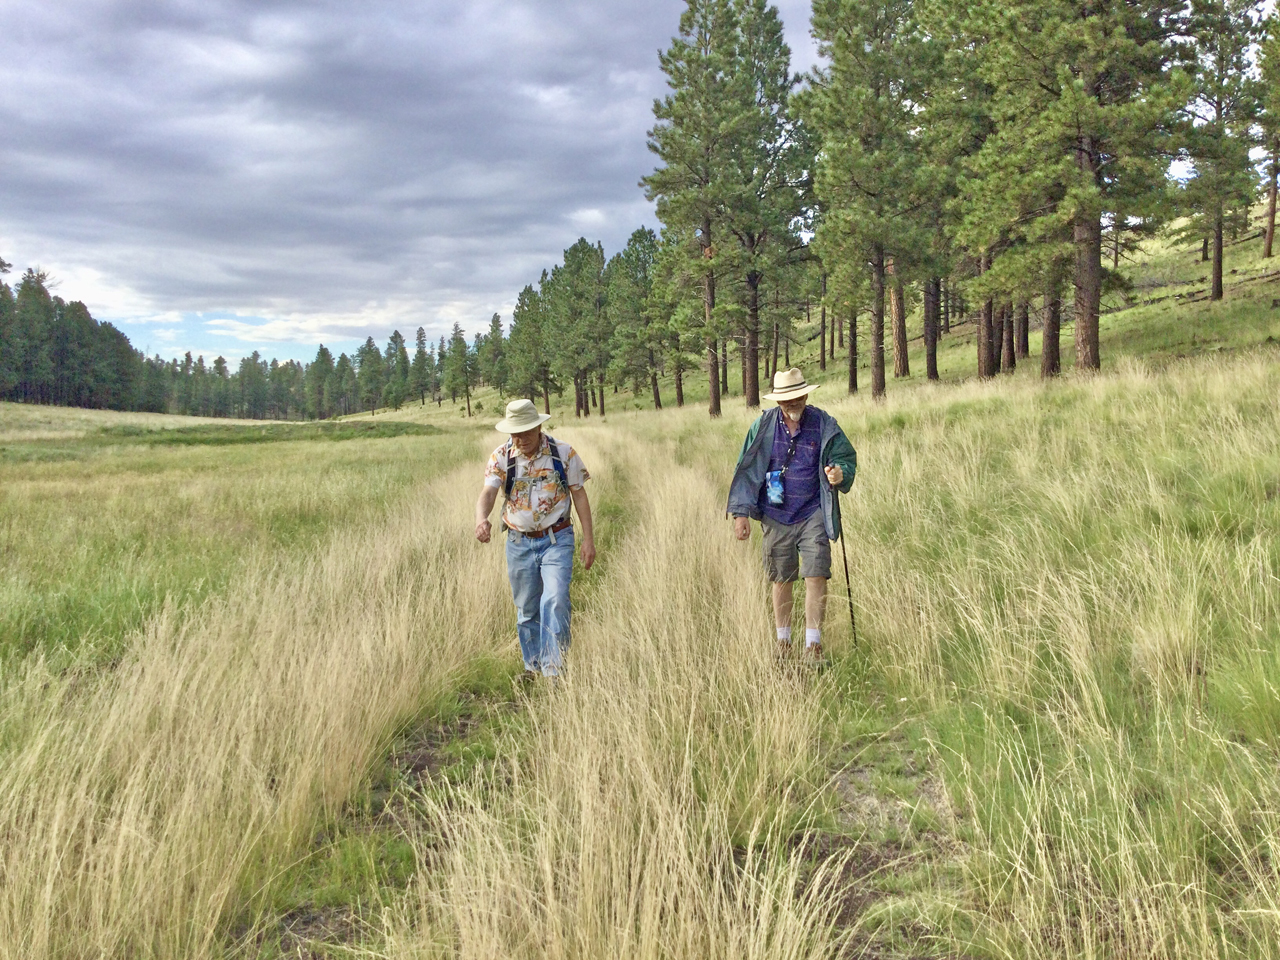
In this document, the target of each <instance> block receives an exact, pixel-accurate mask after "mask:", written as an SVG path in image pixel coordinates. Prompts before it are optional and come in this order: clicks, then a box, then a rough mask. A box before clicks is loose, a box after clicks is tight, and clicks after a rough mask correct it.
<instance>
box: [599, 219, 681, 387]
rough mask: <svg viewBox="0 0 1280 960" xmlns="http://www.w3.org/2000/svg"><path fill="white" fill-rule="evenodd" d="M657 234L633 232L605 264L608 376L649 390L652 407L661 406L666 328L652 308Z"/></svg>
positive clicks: (644, 230)
mask: <svg viewBox="0 0 1280 960" xmlns="http://www.w3.org/2000/svg"><path fill="white" fill-rule="evenodd" d="M657 256H658V238H657V237H656V236H654V233H653V231H652V230H649V229H648V228H642V229H639V230H636V231H635V232H633V233H632V234H631V236H630V238H629V239H628V240H627V245H626V247H625V248H623V250H622V251H621V252H620V253H617V254H614V256H613V257H611V258H610V259H609V263H608V264H607V265H606V266H605V272H604V284H605V309H606V310H608V312H609V318H610V324H611V326H612V328H613V340H612V343H611V345H610V349H611V353H612V361H611V363H610V368H609V369H610V376H611V379H612V380H613V382H614V383H615V384H624V383H625V384H630V385H631V388H632V390H633V391H634V392H635V393H637V394H638V393H639V392H640V391H641V389H651V390H652V393H653V406H654V409H655V410H660V409H662V395H661V393H660V392H659V390H658V374H659V371H660V370H661V364H662V350H663V339H664V334H665V332H666V330H665V325H664V323H663V318H662V316H661V311H655V310H654V309H653V306H654V304H652V303H651V301H650V294H651V292H652V290H653V275H652V274H653V268H654V261H655V260H656V259H657Z"/></svg>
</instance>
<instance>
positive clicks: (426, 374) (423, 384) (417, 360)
mask: <svg viewBox="0 0 1280 960" xmlns="http://www.w3.org/2000/svg"><path fill="white" fill-rule="evenodd" d="M414 342H415V344H416V345H417V349H416V350H415V351H414V352H413V363H412V364H411V365H410V367H409V394H410V395H411V396H417V397H418V399H419V400H420V401H421V404H422V406H424V407H425V406H426V405H427V391H428V390H430V389H431V370H430V367H431V355H430V354H429V353H427V331H426V330H424V329H423V328H422V327H419V328H418V333H417V336H416V337H415V340H414Z"/></svg>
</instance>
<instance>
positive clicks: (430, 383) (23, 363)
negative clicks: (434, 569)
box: [0, 260, 501, 420]
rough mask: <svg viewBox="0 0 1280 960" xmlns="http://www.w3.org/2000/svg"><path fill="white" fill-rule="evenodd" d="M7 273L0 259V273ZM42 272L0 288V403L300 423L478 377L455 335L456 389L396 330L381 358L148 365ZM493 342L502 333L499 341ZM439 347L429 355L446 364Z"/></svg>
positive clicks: (421, 345)
mask: <svg viewBox="0 0 1280 960" xmlns="http://www.w3.org/2000/svg"><path fill="white" fill-rule="evenodd" d="M9 269H10V265H9V264H7V263H5V262H4V261H3V260H0V273H7V272H8V271H9ZM48 282H49V277H48V275H47V274H45V273H44V272H43V271H40V270H37V269H28V270H27V271H26V273H24V274H22V276H21V277H20V278H19V279H18V281H17V283H16V284H15V285H14V286H13V287H10V286H9V284H8V283H6V282H4V281H2V280H0V400H12V401H18V402H21V403H49V404H56V405H60V406H73V407H96V408H101V409H107V410H140V411H146V412H151V413H178V414H190V415H197V416H203V417H242V418H247V419H256V420H262V419H281V420H301V419H314V418H323V417H330V416H334V415H335V414H345V413H355V412H357V411H360V410H369V409H373V408H376V407H378V406H393V407H399V406H400V405H401V404H402V403H403V402H404V401H405V400H406V399H407V398H408V397H410V396H411V395H413V396H417V397H418V398H419V400H420V402H426V400H427V398H428V397H431V398H433V399H436V400H438V399H439V397H438V396H437V395H438V393H439V391H440V390H441V388H442V385H443V386H444V387H445V388H449V387H452V388H453V393H454V396H455V397H456V396H457V395H458V394H460V393H466V394H467V395H468V397H469V389H470V386H473V385H474V383H475V377H476V375H477V374H478V371H479V370H480V369H481V367H480V365H479V364H477V362H476V358H475V357H474V356H473V355H472V354H471V351H470V349H469V348H468V346H467V344H466V341H465V340H464V339H463V338H462V334H461V329H460V328H456V329H455V336H456V339H458V340H459V341H460V344H461V347H460V349H458V350H455V354H456V355H457V356H460V357H461V358H462V367H463V368H465V370H466V371H467V373H466V376H465V378H464V379H465V383H463V382H462V381H459V379H458V378H457V377H454V376H450V377H445V376H444V375H443V374H444V370H443V368H442V366H441V365H440V364H438V362H437V349H436V347H435V346H434V345H433V346H432V347H430V348H428V347H427V344H426V333H425V332H424V331H423V329H422V328H421V327H420V328H418V336H417V351H416V354H415V356H414V359H413V361H412V362H411V361H410V360H409V357H408V353H407V351H406V348H405V341H404V337H402V336H401V335H400V333H399V331H397V332H395V333H393V334H392V336H391V339H390V340H389V341H388V343H387V346H386V349H385V350H380V349H379V348H378V346H377V344H375V343H374V341H373V338H372V337H370V338H369V339H368V340H367V341H365V343H364V345H363V346H361V347H360V349H359V350H357V351H356V354H355V356H354V357H348V356H347V355H346V354H345V353H344V354H341V355H339V356H338V358H337V359H336V360H335V359H334V357H333V355H332V354H331V353H330V351H329V350H328V349H327V348H325V347H323V346H321V347H320V350H319V352H318V353H317V355H316V359H315V361H314V362H313V363H311V364H309V365H305V366H304V365H303V364H301V363H298V362H297V361H296V360H286V361H285V362H283V363H281V362H279V361H277V360H271V361H270V362H267V361H266V360H264V359H263V358H262V357H261V356H260V355H259V353H258V352H257V351H256V350H255V351H254V352H253V353H252V354H250V355H249V356H247V357H244V358H243V359H242V360H241V361H240V363H239V366H238V367H237V368H236V369H234V370H233V369H231V367H230V366H229V365H228V363H227V361H226V359H225V358H224V357H216V358H214V360H213V362H212V363H206V362H205V359H204V357H202V356H199V357H195V358H193V357H192V356H191V354H190V353H187V354H186V355H185V356H184V357H183V358H182V359H181V360H178V359H170V360H164V359H162V358H161V357H159V356H152V357H148V356H146V355H144V354H143V353H142V352H141V351H139V350H135V349H134V348H133V345H132V344H130V342H129V338H128V337H126V336H125V335H124V334H123V333H121V332H120V331H119V330H117V329H116V328H115V327H114V326H112V325H111V324H110V323H100V322H98V321H97V320H95V319H94V318H93V316H92V315H91V314H90V313H89V309H88V308H87V307H86V306H85V305H84V304H83V303H81V302H80V301H78V300H77V301H72V302H71V303H67V302H66V301H65V300H63V299H62V298H61V297H57V296H53V295H52V294H50V292H49V289H48ZM499 338H501V333H499ZM448 352H449V351H448V347H447V345H446V341H445V340H444V339H443V338H441V341H440V346H439V351H438V354H439V356H443V357H446V359H447V357H448Z"/></svg>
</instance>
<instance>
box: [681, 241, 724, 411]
mask: <svg viewBox="0 0 1280 960" xmlns="http://www.w3.org/2000/svg"><path fill="white" fill-rule="evenodd" d="M698 240H699V243H701V244H702V256H703V257H704V258H706V259H707V260H710V259H711V257H712V247H711V219H710V218H709V217H704V218H703V220H702V232H701V234H700V235H699V238H698ZM715 307H716V277H715V274H714V273H712V271H711V270H710V269H708V270H707V272H706V274H705V275H704V276H703V278H702V308H703V314H704V318H705V322H706V331H707V415H708V416H711V417H718V416H720V364H719V362H718V358H717V356H716V338H715V335H714V334H713V333H712V330H714V329H715V328H714V326H713V323H712V313H713V311H714V310H715ZM678 383H679V381H678V380H677V396H678V397H680V400H682V399H683V397H682V396H681V393H682V391H680V389H679V386H678ZM680 400H677V406H684V404H683V403H682V402H680Z"/></svg>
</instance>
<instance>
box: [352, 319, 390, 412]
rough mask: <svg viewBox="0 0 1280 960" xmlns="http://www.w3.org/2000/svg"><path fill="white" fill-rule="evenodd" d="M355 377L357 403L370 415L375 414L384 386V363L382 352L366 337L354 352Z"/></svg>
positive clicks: (385, 376)
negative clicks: (356, 382)
mask: <svg viewBox="0 0 1280 960" xmlns="http://www.w3.org/2000/svg"><path fill="white" fill-rule="evenodd" d="M355 362H356V375H357V378H358V383H359V402H361V403H363V405H364V408H365V409H366V410H368V411H369V413H370V415H373V414H376V412H377V409H378V403H379V401H381V399H382V388H383V386H384V385H385V384H386V380H387V372H386V361H385V360H383V357H382V351H381V350H379V349H378V345H377V344H376V343H374V342H373V337H368V338H367V339H366V340H365V342H364V344H363V345H361V347H360V349H359V350H357V351H356V360H355Z"/></svg>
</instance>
